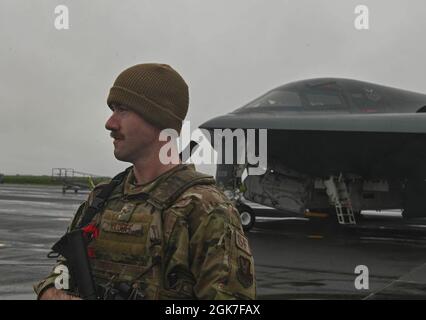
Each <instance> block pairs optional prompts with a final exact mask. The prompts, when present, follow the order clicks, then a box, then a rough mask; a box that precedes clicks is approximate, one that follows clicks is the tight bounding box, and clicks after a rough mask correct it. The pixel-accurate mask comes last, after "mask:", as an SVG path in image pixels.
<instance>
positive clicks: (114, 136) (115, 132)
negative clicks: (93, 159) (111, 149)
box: [109, 131, 124, 139]
mask: <svg viewBox="0 0 426 320" xmlns="http://www.w3.org/2000/svg"><path fill="white" fill-rule="evenodd" d="M109 135H110V137H111V138H113V139H124V136H123V135H122V134H120V133H118V132H117V131H111V133H110V134H109Z"/></svg>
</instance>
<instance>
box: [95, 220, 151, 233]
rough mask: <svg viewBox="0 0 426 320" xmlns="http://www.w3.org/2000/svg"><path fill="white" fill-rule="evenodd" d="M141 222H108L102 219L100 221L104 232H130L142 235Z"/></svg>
mask: <svg viewBox="0 0 426 320" xmlns="http://www.w3.org/2000/svg"><path fill="white" fill-rule="evenodd" d="M142 226H143V224H142V223H125V222H116V221H113V222H109V221H104V222H103V223H102V230H103V231H106V232H114V233H122V234H131V235H142V234H143V233H144V232H143V227H142Z"/></svg>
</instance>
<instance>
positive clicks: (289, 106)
mask: <svg viewBox="0 0 426 320" xmlns="http://www.w3.org/2000/svg"><path fill="white" fill-rule="evenodd" d="M425 112H426V95H424V94H420V93H415V92H410V91H406V90H401V89H396V88H391V87H385V86H381V85H377V84H373V83H368V82H362V81H356V80H349V79H340V78H318V79H310V80H303V81H297V82H292V83H289V84H286V85H283V86H280V87H278V88H275V89H273V90H271V91H269V92H267V93H266V94H264V95H262V96H261V97H259V98H257V99H255V100H254V101H252V102H250V103H248V104H247V105H245V106H243V107H241V108H239V109H236V110H235V111H233V112H231V113H229V114H226V115H223V116H219V117H216V118H214V119H212V120H209V121H207V122H205V123H204V124H202V125H201V126H200V128H202V129H207V130H209V131H211V132H213V130H214V129H243V130H244V132H245V133H247V129H267V156H268V158H267V159H268V160H267V163H268V165H267V168H266V172H265V174H263V175H257V176H254V175H249V176H247V178H246V179H245V180H244V181H243V183H241V180H242V179H241V172H242V170H241V165H236V164H218V166H217V174H216V179H217V182H218V183H219V184H221V185H222V186H223V187H224V188H225V189H227V190H230V191H232V192H234V196H235V193H238V190H241V192H244V198H245V199H248V200H250V201H253V202H256V203H260V204H262V205H266V206H270V207H274V208H277V209H279V210H285V211H291V212H295V213H299V214H305V213H306V212H307V211H311V212H313V211H321V212H324V210H327V212H333V213H335V214H336V215H337V218H338V221H339V223H341V224H347V223H349V224H354V223H356V217H357V214H358V213H359V212H361V210H384V209H396V208H398V209H403V216H404V217H406V218H413V217H424V216H426V183H425V179H426V113H425ZM212 144H213V141H212ZM241 192H240V195H241ZM245 209H247V210H246V211H249V210H248V208H244V206H243V205H242V204H240V210H241V211H244V210H245ZM330 209H332V210H330ZM246 214H247V212H246ZM249 214H250V217H248V219H247V216H246V217H245V218H244V219H243V216H242V219H243V220H244V221H243V224H245V226H246V227H251V226H252V224H253V222H254V215H253V213H252V212H249Z"/></svg>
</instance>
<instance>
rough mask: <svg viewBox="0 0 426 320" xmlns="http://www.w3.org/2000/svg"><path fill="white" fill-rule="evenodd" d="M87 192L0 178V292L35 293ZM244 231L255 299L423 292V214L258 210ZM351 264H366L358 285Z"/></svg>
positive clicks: (2, 295)
mask: <svg viewBox="0 0 426 320" xmlns="http://www.w3.org/2000/svg"><path fill="white" fill-rule="evenodd" d="M86 197H87V193H83V194H81V193H78V194H74V193H73V192H70V193H66V194H62V190H61V188H60V187H39V186H21V185H0V272H1V275H2V277H0V299H35V295H34V293H33V291H32V285H33V284H34V283H35V282H36V281H38V280H39V279H41V278H43V277H44V276H45V275H47V274H48V273H49V271H50V269H51V267H52V265H53V262H54V261H52V260H49V259H47V258H46V255H47V253H48V252H49V249H50V247H51V245H52V244H53V243H54V242H55V241H56V240H57V239H58V238H59V237H60V236H61V235H62V234H63V233H64V231H65V229H66V227H67V225H68V223H69V222H70V219H71V218H72V216H73V214H74V212H75V211H76V209H77V208H78V206H79V204H80V203H81V202H82V201H84V200H85V198H86ZM266 214H267V212H266ZM248 236H249V240H250V244H251V247H252V251H253V254H254V258H255V265H256V279H257V288H258V290H257V293H258V298H259V299H426V219H425V220H417V221H405V220H402V218H401V216H400V214H399V213H398V212H387V213H374V212H373V213H364V215H363V219H362V221H361V222H360V223H359V224H358V225H356V226H339V225H337V224H336V223H334V220H330V221H323V220H315V221H310V220H308V219H303V218H293V217H284V218H260V217H259V218H258V221H257V222H256V225H255V227H254V228H253V229H252V231H251V232H249V233H248ZM357 266H365V267H367V268H368V278H366V270H367V269H363V273H362V275H363V276H364V277H363V278H362V280H361V281H362V286H361V288H360V287H359V286H358V289H357V287H356V284H357V283H358V284H359V283H360V278H359V276H360V275H359V274H356V273H355V268H356V267H357ZM357 277H358V278H357ZM367 287H368V288H367Z"/></svg>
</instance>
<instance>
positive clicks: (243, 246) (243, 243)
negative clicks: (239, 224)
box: [235, 231, 251, 256]
mask: <svg viewBox="0 0 426 320" xmlns="http://www.w3.org/2000/svg"><path fill="white" fill-rule="evenodd" d="M235 244H236V245H237V248H238V249H240V250H242V251H244V252H245V253H247V254H248V255H250V256H251V251H250V246H249V243H248V240H247V238H246V237H245V236H244V235H243V234H241V233H240V232H239V231H236V232H235Z"/></svg>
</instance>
